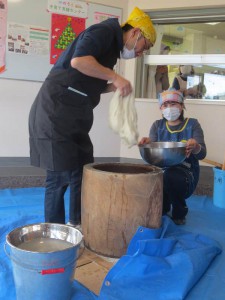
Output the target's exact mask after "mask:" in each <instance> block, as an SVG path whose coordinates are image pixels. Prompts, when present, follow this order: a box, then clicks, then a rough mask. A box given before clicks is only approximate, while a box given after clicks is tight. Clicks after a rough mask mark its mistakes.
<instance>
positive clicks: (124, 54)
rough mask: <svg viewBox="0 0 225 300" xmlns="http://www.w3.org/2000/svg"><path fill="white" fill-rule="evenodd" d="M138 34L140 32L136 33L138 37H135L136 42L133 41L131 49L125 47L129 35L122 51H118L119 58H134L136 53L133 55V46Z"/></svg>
mask: <svg viewBox="0 0 225 300" xmlns="http://www.w3.org/2000/svg"><path fill="white" fill-rule="evenodd" d="M139 35H140V33H139V34H138V37H137V39H136V42H135V43H134V47H133V48H132V49H130V50H129V49H127V47H126V44H127V42H128V41H129V39H130V37H129V39H128V40H127V41H126V43H125V45H124V46H123V50H122V52H121V53H120V57H121V58H123V59H131V58H135V56H136V55H135V50H134V48H135V46H136V44H137V41H138V38H139Z"/></svg>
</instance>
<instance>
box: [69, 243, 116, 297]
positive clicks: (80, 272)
mask: <svg viewBox="0 0 225 300" xmlns="http://www.w3.org/2000/svg"><path fill="white" fill-rule="evenodd" d="M81 251H82V250H81ZM113 264H114V263H112V262H109V261H107V260H105V259H103V258H102V257H100V256H98V255H96V254H95V253H93V252H91V251H89V250H87V249H85V250H84V252H83V253H82V255H81V257H80V258H79V259H78V260H77V267H76V271H75V279H76V280H77V281H79V282H80V283H81V284H83V285H84V286H85V287H87V288H88V289H89V290H91V291H92V292H94V293H95V294H96V295H98V294H99V292H100V289H101V286H102V283H103V280H104V278H105V276H106V274H107V273H108V271H109V269H110V268H111V267H112V266H113Z"/></svg>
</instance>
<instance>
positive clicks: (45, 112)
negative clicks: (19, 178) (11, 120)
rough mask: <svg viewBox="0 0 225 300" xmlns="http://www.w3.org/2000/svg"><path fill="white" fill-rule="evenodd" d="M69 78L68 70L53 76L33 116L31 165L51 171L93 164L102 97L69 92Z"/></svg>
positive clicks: (31, 122)
mask: <svg viewBox="0 0 225 300" xmlns="http://www.w3.org/2000/svg"><path fill="white" fill-rule="evenodd" d="M70 75H71V74H70ZM67 77H68V73H67V72H66V71H65V70H64V71H60V72H56V74H54V73H50V74H49V76H48V77H47V79H46V80H45V82H44V83H43V85H42V87H41V89H40V91H39V93H38V95H37V97H36V99H35V101H34V103H33V105H32V107H31V111H30V115H29V133H30V140H29V141H30V157H31V164H32V165H34V166H36V167H41V168H44V169H47V170H51V171H66V170H74V169H76V168H77V167H82V166H83V165H84V164H86V163H91V162H93V145H92V142H91V140H90V137H89V131H90V129H91V127H92V124H93V108H94V107H95V106H96V105H97V104H98V102H99V97H98V98H93V99H91V98H90V97H89V96H84V95H81V94H79V93H77V92H75V91H72V90H70V89H68V84H67V82H68V80H67ZM70 78H71V77H70ZM59 82H60V84H59ZM70 83H71V82H70ZM72 88H76V90H78V91H79V87H77V86H75V87H74V86H73V87H72ZM81 92H82V91H81Z"/></svg>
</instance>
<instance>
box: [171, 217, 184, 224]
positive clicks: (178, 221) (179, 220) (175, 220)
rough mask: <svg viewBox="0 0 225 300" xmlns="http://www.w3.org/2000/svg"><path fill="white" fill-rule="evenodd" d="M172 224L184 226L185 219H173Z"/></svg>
mask: <svg viewBox="0 0 225 300" xmlns="http://www.w3.org/2000/svg"><path fill="white" fill-rule="evenodd" d="M172 220H173V222H174V223H175V224H176V225H185V223H186V219H185V218H184V219H174V218H172Z"/></svg>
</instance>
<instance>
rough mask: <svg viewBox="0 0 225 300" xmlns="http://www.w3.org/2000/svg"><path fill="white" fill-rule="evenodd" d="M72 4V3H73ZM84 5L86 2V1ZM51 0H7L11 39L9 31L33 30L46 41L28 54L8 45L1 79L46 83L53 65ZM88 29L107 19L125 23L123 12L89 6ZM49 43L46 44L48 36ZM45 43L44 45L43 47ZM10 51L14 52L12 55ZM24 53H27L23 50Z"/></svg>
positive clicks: (39, 43) (24, 31)
mask: <svg viewBox="0 0 225 300" xmlns="http://www.w3.org/2000/svg"><path fill="white" fill-rule="evenodd" d="M70 1H73V0H70ZM83 2H84V1H83ZM47 7H48V0H21V1H19V2H11V1H10V0H8V15H7V23H8V35H9V31H10V28H12V29H13V30H14V32H15V30H17V31H18V32H19V31H20V30H21V31H22V32H23V33H24V34H25V33H26V28H31V27H32V28H34V31H35V30H36V32H38V33H40V32H43V36H44V37H45V40H44V39H43V41H41V40H40V41H39V42H38V41H37V42H36V45H35V51H34V52H33V53H32V52H31V51H30V52H29V54H21V53H15V52H12V51H13V50H11V49H10V47H9V45H8V40H7V41H6V42H7V45H6V71H4V72H3V73H1V74H0V78H7V79H17V80H31V81H44V80H45V78H46V77H47V75H48V73H49V71H50V69H51V68H52V66H53V65H52V64H50V40H51V39H50V35H51V18H52V14H51V13H50V12H48V11H47ZM87 12H88V13H87V18H86V20H85V27H86V28H87V27H89V26H90V25H92V24H95V23H97V22H101V21H103V20H104V18H106V17H107V15H108V16H109V17H114V16H115V17H119V22H121V20H122V9H121V8H115V7H111V6H106V5H100V4H94V3H88V10H87ZM47 35H48V41H47V42H46V36H47ZM42 43H43V44H42ZM10 51H11V52H10ZM24 51H25V50H24Z"/></svg>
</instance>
